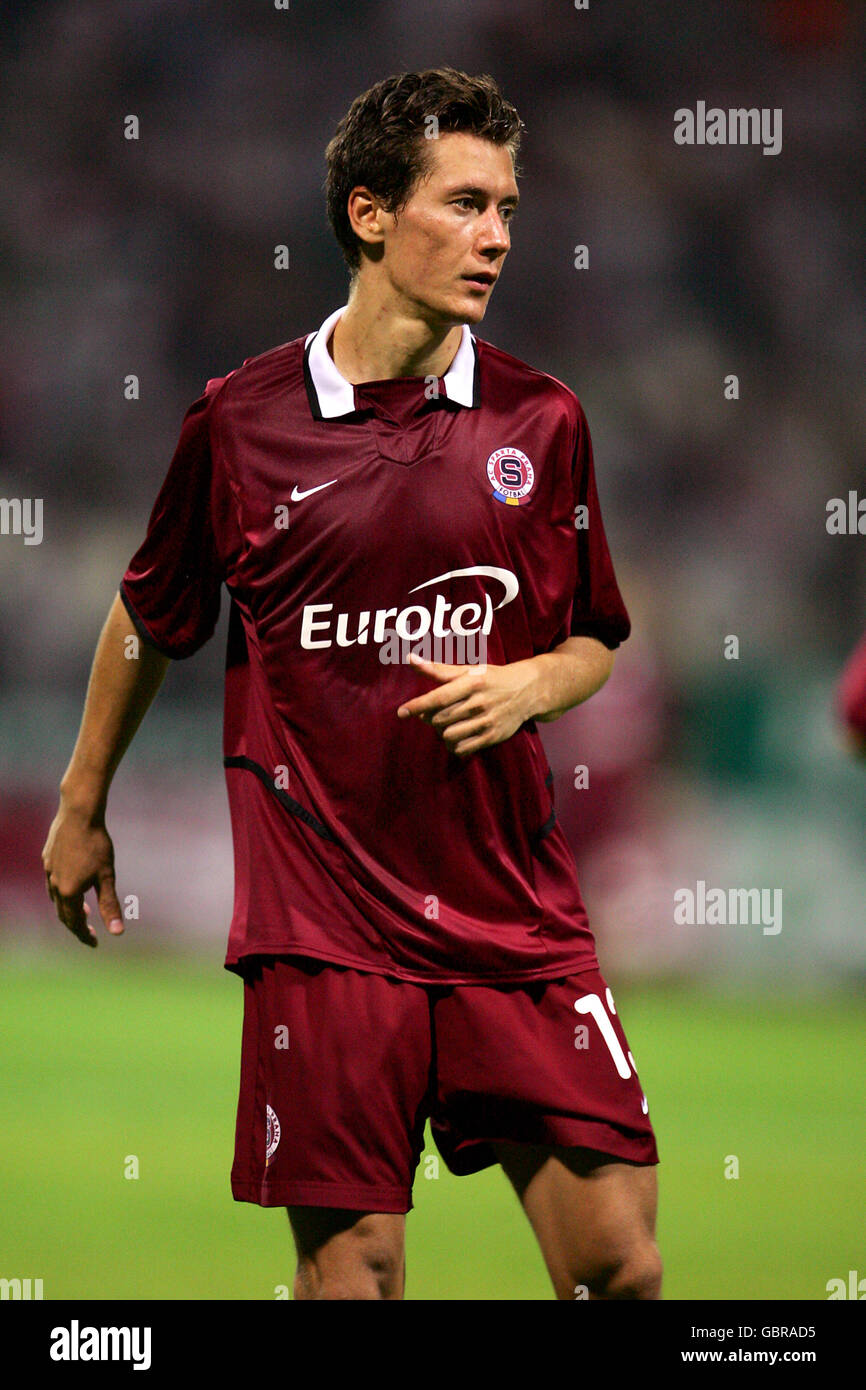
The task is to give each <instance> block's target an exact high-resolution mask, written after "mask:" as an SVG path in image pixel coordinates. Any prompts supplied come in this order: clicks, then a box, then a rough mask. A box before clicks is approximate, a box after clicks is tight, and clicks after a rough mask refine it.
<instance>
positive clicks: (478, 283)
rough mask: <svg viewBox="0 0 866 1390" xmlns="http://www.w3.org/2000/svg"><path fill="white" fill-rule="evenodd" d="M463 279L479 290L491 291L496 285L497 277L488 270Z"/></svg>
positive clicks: (465, 276)
mask: <svg viewBox="0 0 866 1390" xmlns="http://www.w3.org/2000/svg"><path fill="white" fill-rule="evenodd" d="M462 278H463V279H464V280H465V281H466V283H467V285H471V286H472V288H473V289H477V290H489V289H490V287H491V285H495V284H496V276H495V275H493V274H492V273H491V272H490V271H488V270H479V271H478V272H477V273H476V274H475V275H464V276H463V277H462Z"/></svg>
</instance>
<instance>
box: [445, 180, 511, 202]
mask: <svg viewBox="0 0 866 1390" xmlns="http://www.w3.org/2000/svg"><path fill="white" fill-rule="evenodd" d="M458 194H464V195H466V194H468V195H471V197H473V198H485V199H486V198H487V196H488V191H487V189H486V188H479V187H478V186H477V185H476V184H466V185H463V186H461V187H458V188H449V189H447V191H446V195H445V196H446V197H448V198H454V197H456V196H457V195H458ZM499 202H500V203H508V204H510V206H511V207H514V208H516V207H517V205H518V203H519V202H520V194H519V193H507V194H506V195H505V197H504V198H500V199H499Z"/></svg>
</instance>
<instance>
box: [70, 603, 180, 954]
mask: <svg viewBox="0 0 866 1390" xmlns="http://www.w3.org/2000/svg"><path fill="white" fill-rule="evenodd" d="M168 666H169V658H168V657H167V656H163V655H162V653H161V652H158V651H157V650H156V649H155V648H154V647H151V646H149V645H148V644H147V643H145V642H142V640H141V639H140V637H139V636H138V634H137V633H136V631H135V627H134V625H133V623H132V620H131V619H130V617H129V614H128V613H127V611H126V608H125V607H124V604H123V600H122V599H121V597H120V595H119V594H118V595H117V596H116V597H115V600H114V603H113V604H112V606H111V609H110V611H109V614H108V617H107V618H106V621H105V626H104V627H103V629H102V632H101V634H100V637H99V642H98V643H97V647H96V654H95V656H94V658H93V667H92V669H91V672H90V681H89V683H88V687H87V698H86V700H85V703H84V714H83V717H82V720H81V728H80V730H79V733H78V739H77V741H76V744H75V749H74V751H73V754H72V758H71V760H70V763H69V766H68V767H67V769H66V772H65V773H64V775H63V779H62V781H61V783H60V805H59V807H58V810H57V815H56V816H55V817H54V820H53V822H52V824H51V828H50V830H49V832H48V839H47V840H46V842H45V848H44V849H43V851H42V863H43V865H44V867H45V873H46V876H47V880H48V892H49V895H50V897H51V899H52V901H53V902H54V905H55V907H56V908H57V915H58V917H59V918H60V920H61V922H62V923H63V924H64V926H66V927H68V929H69V930H70V931H71V932H72V933H73V934H74V935H75V936H77V937H78V939H79V941H83V942H84V943H85V945H88V946H95V945H96V944H97V937H96V933H95V932H94V930H93V928H92V927H91V925H90V923H89V922H88V920H87V914H88V912H89V907H88V905H87V904H86V903H85V901H84V894H85V893H86V892H87V891H88V889H90V888H94V887H95V888H96V890H97V895H98V898H99V914H100V916H101V918H102V920H103V922H104V924H105V926H106V928H107V929H108V931H110V932H111V933H112V935H115V936H117V935H120V933H121V932H122V931H123V917H122V915H121V911H120V904H119V903H118V900H117V893H116V890H115V885H114V848H113V846H112V843H111V839H110V838H109V835H108V832H107V830H106V828H105V808H106V802H107V800H108V789H109V787H110V785H111V779H112V777H113V776H114V774H115V772H116V770H117V767H118V765H119V763H120V760H121V758H122V757H123V755H124V753H125V752H126V749H127V748H128V747H129V744H130V743H131V742H132V739H133V736H134V735H135V732H136V730H137V729H138V726H139V724H140V723H141V721H142V719H143V718H144V716H145V714H146V713H147V710H148V709H149V707H150V705H151V702H152V701H153V698H154V696H155V695H156V692H157V691H158V690H159V687H160V686H161V684H162V681H163V677H164V676H165V673H166V670H167V668H168Z"/></svg>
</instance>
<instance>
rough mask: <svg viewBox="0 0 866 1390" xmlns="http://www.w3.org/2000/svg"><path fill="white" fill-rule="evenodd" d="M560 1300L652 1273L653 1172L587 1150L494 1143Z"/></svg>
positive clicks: (654, 1254) (654, 1263) (593, 1293)
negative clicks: (622, 1277) (621, 1275)
mask: <svg viewBox="0 0 866 1390" xmlns="http://www.w3.org/2000/svg"><path fill="white" fill-rule="evenodd" d="M494 1148H495V1152H496V1157H497V1159H498V1161H499V1162H500V1163H501V1164H502V1167H503V1169H504V1171H505V1173H506V1175H507V1177H508V1179H509V1181H510V1182H511V1184H512V1186H513V1187H514V1190H515V1192H516V1193H517V1196H518V1197H519V1199H520V1202H521V1205H522V1206H523V1209H524V1211H525V1212H526V1215H527V1217H528V1218H529V1222H530V1224H531V1226H532V1229H533V1231H534V1232H535V1236H536V1239H537V1240H538V1243H539V1246H540V1248H541V1252H542V1254H543V1256H544V1260H545V1263H546V1265H547V1268H548V1270H549V1272H550V1275H551V1278H552V1280H553V1284H554V1287H555V1289H556V1293H557V1296H558V1297H559V1298H560V1299H572V1298H576V1297H589V1298H593V1297H596V1296H597V1291H598V1290H599V1289H603V1288H606V1287H608V1286H609V1284H610V1282H611V1280H612V1279H613V1278H614V1277H615V1276H616V1275H617V1274H618V1272H619V1271H622V1270H627V1271H632V1272H637V1273H638V1274H640V1275H641V1276H643V1275H644V1274H650V1275H653V1274H654V1272H655V1268H656V1266H657V1263H658V1256H657V1251H656V1248H655V1225H656V1210H657V1200H658V1199H657V1181H656V1169H655V1167H653V1166H649V1165H639V1164H634V1163H624V1162H621V1161H618V1160H616V1159H613V1158H611V1156H610V1155H609V1154H603V1153H598V1152H596V1151H594V1150H591V1149H582V1148H556V1147H550V1146H546V1145H531V1144H515V1143H510V1142H504V1143H497V1144H495V1146H494Z"/></svg>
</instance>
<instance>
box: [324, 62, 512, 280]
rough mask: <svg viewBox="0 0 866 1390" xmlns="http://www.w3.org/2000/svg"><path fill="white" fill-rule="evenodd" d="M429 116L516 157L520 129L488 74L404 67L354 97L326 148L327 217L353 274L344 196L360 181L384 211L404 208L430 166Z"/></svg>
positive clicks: (441, 126) (354, 253)
mask: <svg viewBox="0 0 866 1390" xmlns="http://www.w3.org/2000/svg"><path fill="white" fill-rule="evenodd" d="M431 117H435V118H436V122H437V127H436V128H437V129H438V132H439V133H440V134H442V135H444V134H447V133H449V132H453V131H462V132H464V133H465V134H468V135H478V136H480V137H481V138H482V139H484V140H490V141H492V143H493V144H495V145H504V146H505V147H506V148H507V149H508V150H509V151H510V153H511V157H512V159H516V157H517V152H518V149H519V147H520V136H521V132H522V131H523V130H524V129H525V127H524V125H523V122H522V121H521V119H520V117H519V116H518V114H517V111H516V110H515V108H514V107H513V106H512V105H511V103H510V102H508V101H506V100H505V98H504V97H503V95H502V93H501V92H500V90H499V87H498V86H497V84H496V82H495V81H494V79H493V78H492V77H489V76H487V74H483V75H482V76H480V77H470V76H469V75H468V74H467V73H465V72H459V71H458V70H457V69H456V68H448V67H445V68H428V69H427V71H425V72H403V73H399V74H397V75H396V76H394V77H386V78H384V79H383V81H381V82H377V83H376V85H375V87H371V88H370V90H369V91H368V92H363V93H362V94H361V95H360V96H359V97H356V98H355V100H354V101H353V102H352V105H351V106H350V107H349V109H348V111H347V112H346V114H345V116H344V117H343V118H342V120H341V121H340V123H339V124H338V126H337V129H336V131H335V133H334V137H333V139H332V140H331V141H330V142H329V144H328V147H327V149H326V151H325V160H326V162H327V166H328V173H327V178H326V179H325V192H326V194H327V207H328V218H329V220H330V223H331V226H332V227H333V229H334V234H335V236H336V238H337V241H338V242H339V243H340V246H341V248H342V251H343V257H344V259H345V261H346V264H347V266H348V267H349V270H350V271H351V273H352V274H353V275H354V274H355V272H356V271H357V270H358V267H359V266H360V264H361V243H360V241H359V239H358V237H357V236H356V235H355V233H354V232H353V230H352V224H351V222H350V221H349V214H348V211H347V206H346V205H347V202H348V198H349V194H350V193H351V191H352V189H353V188H356V187H358V185H359V184H360V185H363V186H364V187H365V188H369V189H370V192H371V193H375V195H376V197H377V198H379V199H380V200H381V202H382V205H383V207H384V208H385V209H386V211H388V212H398V211H399V210H400V208H402V207H405V205H406V203H407V202H408V201H409V198H410V197H411V195H412V191H413V189H414V188H415V186H416V184H417V182H418V180H419V179H420V178H422V177H423V176H424V175H425V174H426V173H427V172H428V170H429V167H430V155H431V152H430V143H431V142H430V140H429V139H428V138H425V130H428V129H430V118H431ZM515 173H519V170H517V169H516V170H515Z"/></svg>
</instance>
